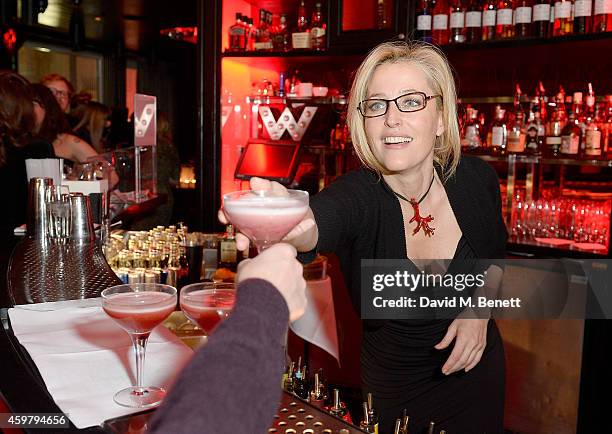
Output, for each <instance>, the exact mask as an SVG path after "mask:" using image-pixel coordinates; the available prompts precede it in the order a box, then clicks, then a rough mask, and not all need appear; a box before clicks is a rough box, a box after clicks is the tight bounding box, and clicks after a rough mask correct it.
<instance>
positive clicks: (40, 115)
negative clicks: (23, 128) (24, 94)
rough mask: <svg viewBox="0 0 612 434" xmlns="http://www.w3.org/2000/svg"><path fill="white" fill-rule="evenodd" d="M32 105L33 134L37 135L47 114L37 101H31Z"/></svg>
mask: <svg viewBox="0 0 612 434" xmlns="http://www.w3.org/2000/svg"><path fill="white" fill-rule="evenodd" d="M32 105H33V106H34V132H36V133H38V132H39V131H40V127H41V126H42V124H43V122H44V120H45V115H46V114H47V112H46V111H45V109H44V107H43V106H42V104H41V103H40V102H38V101H33V102H32Z"/></svg>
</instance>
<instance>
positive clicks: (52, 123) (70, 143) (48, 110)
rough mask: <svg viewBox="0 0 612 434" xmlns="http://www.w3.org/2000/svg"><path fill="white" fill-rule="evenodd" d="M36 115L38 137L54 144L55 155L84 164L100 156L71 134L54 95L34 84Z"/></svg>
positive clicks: (40, 85) (87, 144) (44, 87)
mask: <svg viewBox="0 0 612 434" xmlns="http://www.w3.org/2000/svg"><path fill="white" fill-rule="evenodd" d="M32 89H33V90H34V94H35V96H36V99H35V100H34V113H35V115H36V133H37V135H38V137H40V138H42V139H44V140H46V141H48V142H49V143H51V144H53V150H54V151H55V155H56V156H57V157H60V158H64V159H66V160H70V161H73V162H76V163H84V162H85V161H86V160H87V159H88V158H90V157H95V156H97V155H98V153H97V152H96V150H95V149H94V148H92V147H91V146H90V145H89V143H87V142H85V141H83V140H81V139H80V138H78V137H77V136H75V135H73V134H71V133H72V129H71V128H70V125H69V124H68V121H67V119H66V116H65V114H64V112H63V111H62V109H61V107H60V106H59V104H58V103H57V100H56V99H55V98H54V97H53V93H52V92H51V91H50V90H49V88H48V87H46V86H43V85H42V84H33V85H32Z"/></svg>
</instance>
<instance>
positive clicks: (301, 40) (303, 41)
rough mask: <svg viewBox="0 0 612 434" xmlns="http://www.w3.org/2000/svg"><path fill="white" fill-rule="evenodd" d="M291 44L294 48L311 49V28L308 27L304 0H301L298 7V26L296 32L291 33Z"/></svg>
mask: <svg viewBox="0 0 612 434" xmlns="http://www.w3.org/2000/svg"><path fill="white" fill-rule="evenodd" d="M291 45H292V47H293V49H294V50H309V49H310V47H311V45H310V28H309V27H308V18H307V16H306V5H305V4H304V0H301V1H300V6H299V8H298V18H297V26H296V28H295V32H293V33H292V34H291Z"/></svg>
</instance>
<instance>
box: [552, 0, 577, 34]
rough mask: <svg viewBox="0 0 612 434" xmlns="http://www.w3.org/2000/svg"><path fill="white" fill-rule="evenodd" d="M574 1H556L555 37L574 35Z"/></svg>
mask: <svg viewBox="0 0 612 434" xmlns="http://www.w3.org/2000/svg"><path fill="white" fill-rule="evenodd" d="M573 5H574V4H573V2H572V0H557V1H555V24H554V27H553V36H565V35H571V34H572V33H574V20H573V19H572V8H573Z"/></svg>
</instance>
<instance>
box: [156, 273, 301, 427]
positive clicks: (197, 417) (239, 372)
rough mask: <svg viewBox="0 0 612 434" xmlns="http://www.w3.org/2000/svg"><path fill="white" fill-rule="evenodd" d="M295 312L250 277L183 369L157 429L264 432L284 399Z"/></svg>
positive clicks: (268, 286)
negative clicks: (289, 326) (286, 349)
mask: <svg viewBox="0 0 612 434" xmlns="http://www.w3.org/2000/svg"><path fill="white" fill-rule="evenodd" d="M288 321H289V310H288V308H287V304H286V303H285V300H284V299H283V297H282V296H281V294H280V293H279V292H278V291H277V290H276V288H275V287H274V286H272V285H271V284H270V283H269V282H267V281H265V280H260V279H248V280H245V281H244V282H242V283H241V284H240V286H239V288H238V293H237V300H236V306H235V308H234V310H233V312H232V314H231V315H230V317H229V318H228V319H227V320H226V321H224V322H223V323H221V325H220V326H219V327H218V328H217V329H216V330H215V332H214V334H213V335H212V336H211V337H210V339H209V340H208V343H207V344H206V345H205V346H204V347H203V348H202V349H201V350H199V351H198V352H197V353H196V354H195V355H194V357H193V359H192V360H191V362H190V363H189V364H188V365H187V367H186V368H185V370H184V371H183V372H182V373H181V375H180V377H179V378H178V380H177V382H176V383H175V384H174V386H173V387H172V389H171V390H170V393H169V394H168V396H166V398H165V400H164V403H163V404H162V406H161V407H160V408H159V409H158V410H157V411H156V413H155V416H154V418H153V421H152V423H151V426H150V430H149V431H150V432H153V433H160V434H166V433H175V434H181V433H195V432H203V433H216V434H225V433H227V434H235V433H263V432H266V430H267V428H269V427H270V425H271V424H272V420H273V417H274V414H275V412H276V410H277V409H278V404H279V402H280V398H281V378H282V374H283V371H284V369H285V352H284V342H285V332H286V330H287V324H288Z"/></svg>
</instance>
